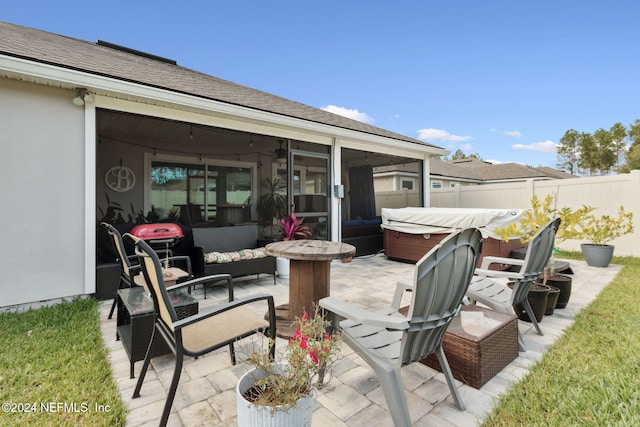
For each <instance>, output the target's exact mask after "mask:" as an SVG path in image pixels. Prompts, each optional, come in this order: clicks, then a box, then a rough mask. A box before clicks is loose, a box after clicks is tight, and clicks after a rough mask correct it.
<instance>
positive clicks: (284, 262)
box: [276, 257, 289, 279]
mask: <svg viewBox="0 0 640 427" xmlns="http://www.w3.org/2000/svg"><path fill="white" fill-rule="evenodd" d="M276 269H277V270H278V277H280V278H281V279H288V278H289V259H288V258H282V257H277V258H276Z"/></svg>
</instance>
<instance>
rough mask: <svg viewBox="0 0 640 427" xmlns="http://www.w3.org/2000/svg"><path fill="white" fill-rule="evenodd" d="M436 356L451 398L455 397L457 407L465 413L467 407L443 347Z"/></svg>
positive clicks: (439, 348)
mask: <svg viewBox="0 0 640 427" xmlns="http://www.w3.org/2000/svg"><path fill="white" fill-rule="evenodd" d="M436 356H437V357H438V362H440V367H441V368H442V372H443V373H444V377H445V378H446V379H447V384H448V385H449V391H451V396H453V400H454V401H455V403H456V406H457V407H458V409H460V410H461V411H464V410H465V406H464V402H463V401H462V396H460V392H459V391H458V387H457V386H456V383H455V380H454V378H453V373H452V372H451V367H450V366H449V361H448V360H447V356H446V355H445V354H444V350H443V349H442V346H439V347H438V349H437V350H436Z"/></svg>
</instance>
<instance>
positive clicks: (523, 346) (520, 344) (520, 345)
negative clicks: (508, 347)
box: [518, 330, 527, 351]
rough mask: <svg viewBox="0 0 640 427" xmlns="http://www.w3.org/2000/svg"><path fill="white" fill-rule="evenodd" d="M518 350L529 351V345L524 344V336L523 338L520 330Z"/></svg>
mask: <svg viewBox="0 0 640 427" xmlns="http://www.w3.org/2000/svg"><path fill="white" fill-rule="evenodd" d="M518 351H527V347H526V346H525V345H524V338H522V334H521V333H520V330H518Z"/></svg>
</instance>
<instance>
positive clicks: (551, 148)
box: [511, 140, 558, 153]
mask: <svg viewBox="0 0 640 427" xmlns="http://www.w3.org/2000/svg"><path fill="white" fill-rule="evenodd" d="M557 146H558V144H556V143H555V142H553V141H549V140H547V141H543V142H534V143H533V144H513V145H512V146H511V148H513V149H514V150H524V151H540V152H541V153H555V152H556V147H557Z"/></svg>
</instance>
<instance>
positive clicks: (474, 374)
mask: <svg viewBox="0 0 640 427" xmlns="http://www.w3.org/2000/svg"><path fill="white" fill-rule="evenodd" d="M462 310H463V311H477V312H482V313H484V315H485V317H487V318H489V319H494V320H498V321H499V324H498V325H497V326H495V327H493V328H492V329H490V330H488V331H487V332H485V333H483V334H482V335H480V336H475V335H470V334H468V333H467V332H466V331H465V330H464V329H462V326H461V324H460V316H458V317H456V318H454V319H453V321H452V322H451V324H450V325H449V328H448V329H447V332H446V334H445V336H444V341H443V343H442V348H443V349H444V353H445V355H446V356H447V361H448V362H449V366H450V367H451V372H452V373H453V376H454V378H456V379H458V380H460V381H462V382H463V383H465V384H468V385H470V386H471V387H474V388H480V387H482V386H483V385H484V384H485V383H486V382H487V381H489V380H490V379H491V378H493V376H494V375H495V374H497V373H498V372H500V371H501V370H502V368H504V367H505V366H507V365H508V364H509V363H511V361H512V360H513V359H515V358H516V357H518V317H517V316H516V315H510V314H505V313H499V312H497V311H493V310H488V309H484V308H481V307H477V306H475V305H466V306H463V307H462ZM421 362H422V363H424V364H425V365H427V366H429V367H431V368H433V369H436V370H438V371H441V368H440V363H438V358H437V357H436V356H435V355H434V354H431V355H429V356H428V357H427V358H426V359H423V360H421Z"/></svg>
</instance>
